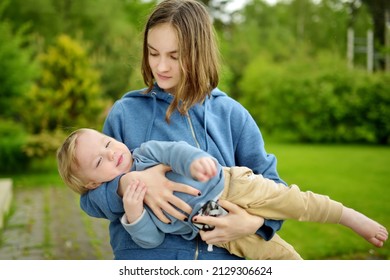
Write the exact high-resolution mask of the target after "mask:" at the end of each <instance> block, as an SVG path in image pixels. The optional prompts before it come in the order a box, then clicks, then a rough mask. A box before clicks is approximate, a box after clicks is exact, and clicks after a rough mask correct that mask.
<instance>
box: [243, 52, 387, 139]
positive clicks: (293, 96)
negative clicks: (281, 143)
mask: <svg viewBox="0 0 390 280" xmlns="http://www.w3.org/2000/svg"><path fill="white" fill-rule="evenodd" d="M389 82H390V75H389V74H383V73H376V74H369V73H366V72H365V71H362V70H349V69H347V68H346V63H345V61H343V60H341V59H338V58H337V57H333V56H332V55H329V54H323V55H321V56H318V57H312V58H309V57H308V56H302V57H297V59H294V60H291V61H287V62H285V63H283V64H282V63H279V64H277V63H275V62H274V61H273V60H272V59H270V58H268V57H267V56H264V55H262V56H259V57H258V58H257V59H255V60H254V61H253V62H252V63H251V65H249V66H248V68H247V70H246V71H245V73H244V78H243V79H242V81H241V82H240V89H241V92H242V96H241V98H240V102H242V103H243V104H244V106H246V107H247V108H248V110H249V111H250V112H251V113H252V114H253V116H254V118H255V119H256V121H257V122H258V123H259V125H260V126H261V127H262V129H263V130H264V131H267V132H269V133H271V134H274V135H275V136H278V137H280V138H287V139H289V140H296V141H303V142H340V143H375V144H390V138H389V135H390V95H389V92H388V86H387V85H388V84H389Z"/></svg>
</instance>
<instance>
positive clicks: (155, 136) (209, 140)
mask: <svg viewBox="0 0 390 280" xmlns="http://www.w3.org/2000/svg"><path fill="white" fill-rule="evenodd" d="M144 90H145V89H143V90H138V91H133V92H129V93H127V94H126V95H124V96H123V97H122V98H121V99H119V100H118V101H117V102H115V104H114V105H113V107H112V109H111V111H110V113H109V115H108V117H107V119H106V121H105V124H104V127H103V132H104V133H106V134H107V135H110V136H112V137H113V138H115V139H117V140H118V141H121V142H123V143H125V144H126V145H127V146H128V147H129V149H131V150H134V149H135V148H138V147H140V145H141V144H142V143H144V142H146V141H149V140H159V141H185V142H187V143H189V144H190V145H192V146H195V147H199V148H200V149H202V150H204V151H206V152H207V153H209V154H210V155H212V156H213V157H214V158H216V159H217V160H218V162H219V163H220V164H221V165H222V166H246V167H248V168H250V169H252V170H253V172H254V173H256V174H262V175H263V176H264V177H265V178H269V179H272V180H274V181H276V182H282V183H283V181H282V180H281V179H280V178H279V175H278V173H277V171H276V158H275V157H274V156H273V155H272V154H268V153H267V152H266V150H265V148H264V141H263V137H262V135H261V132H260V130H259V128H258V126H257V124H256V122H255V121H254V119H253V118H252V117H251V115H250V114H249V112H248V111H247V110H246V109H245V108H244V107H243V106H242V105H241V104H239V103H238V102H236V101H235V100H233V99H232V98H230V97H228V96H227V95H226V94H225V93H223V92H221V91H220V90H218V89H214V90H213V91H212V93H211V95H210V97H208V98H207V99H206V100H205V102H203V103H202V104H197V105H195V106H193V107H192V108H191V109H190V110H189V112H188V115H181V114H179V113H178V112H177V111H175V112H174V113H173V114H172V116H171V120H170V122H169V123H167V122H166V121H165V113H166V110H167V108H168V106H169V105H170V103H171V102H172V99H173V97H172V96H171V95H169V94H167V93H166V92H164V91H162V90H161V89H160V88H158V87H157V86H155V87H154V88H153V90H152V91H151V92H149V93H147V94H143V92H144ZM119 179H120V177H118V178H116V179H114V180H113V181H111V182H109V183H106V184H103V185H102V186H100V187H99V188H97V189H95V190H93V191H89V192H87V193H86V194H84V195H83V196H82V197H81V200H80V203H81V208H82V209H83V210H84V211H85V212H86V213H87V214H89V215H90V216H93V217H98V218H106V219H109V220H110V221H111V223H110V240H111V246H112V248H113V252H114V255H115V258H116V259H194V258H198V259H237V257H235V256H232V255H230V254H229V253H228V252H227V251H226V250H225V249H222V248H215V249H214V251H213V252H207V244H205V243H204V242H202V241H200V240H198V239H193V240H185V239H183V238H182V237H180V236H176V235H171V234H167V235H166V236H165V239H164V242H163V243H162V244H161V245H160V246H158V247H156V248H154V249H143V248H141V247H140V246H138V245H137V244H136V243H135V242H134V241H133V240H132V239H131V237H130V235H129V234H128V233H127V231H126V230H125V229H124V228H123V226H122V224H121V222H120V217H121V216H122V215H123V213H124V208H123V203H122V198H121V197H119V196H118V194H117V189H118V182H119ZM281 224H282V222H281V221H273V220H266V221H265V224H264V225H263V226H262V227H261V228H260V230H259V231H258V234H259V235H260V236H262V237H263V238H264V239H266V240H269V239H270V238H272V236H273V234H274V233H275V231H277V230H279V229H280V227H281Z"/></svg>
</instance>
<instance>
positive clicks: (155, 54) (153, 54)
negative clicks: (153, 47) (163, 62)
mask: <svg viewBox="0 0 390 280" xmlns="http://www.w3.org/2000/svg"><path fill="white" fill-rule="evenodd" d="M149 55H150V56H158V54H157V53H149Z"/></svg>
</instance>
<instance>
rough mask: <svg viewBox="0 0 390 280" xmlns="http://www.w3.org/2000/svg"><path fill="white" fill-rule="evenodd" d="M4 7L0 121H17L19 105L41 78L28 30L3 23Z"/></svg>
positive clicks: (0, 7)
mask: <svg viewBox="0 0 390 280" xmlns="http://www.w3.org/2000/svg"><path fill="white" fill-rule="evenodd" d="M3 9H4V3H0V85H1V86H0V118H1V117H4V118H10V119H17V117H18V110H19V109H20V108H19V107H18V106H17V105H16V104H15V101H17V100H20V99H21V98H23V96H24V94H25V92H26V91H28V90H29V88H30V87H31V85H32V83H33V81H34V79H35V78H36V76H37V73H38V69H37V63H36V62H35V61H34V58H33V54H34V48H33V46H32V45H31V44H29V40H30V37H29V36H28V30H29V28H28V26H27V25H21V26H19V27H18V28H17V29H15V30H14V29H13V26H12V22H10V21H1V15H2V13H3Z"/></svg>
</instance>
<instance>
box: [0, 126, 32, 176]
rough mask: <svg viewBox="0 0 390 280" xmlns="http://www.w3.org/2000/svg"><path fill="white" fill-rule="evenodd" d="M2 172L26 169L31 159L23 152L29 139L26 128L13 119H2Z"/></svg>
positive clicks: (0, 150) (0, 156) (0, 160)
mask: <svg viewBox="0 0 390 280" xmlns="http://www.w3.org/2000/svg"><path fill="white" fill-rule="evenodd" d="M0 135H1V137H0V172H1V173H16V172H18V171H22V170H26V169H27V167H28V165H29V163H30V159H29V157H28V156H27V155H26V154H25V153H24V152H23V147H24V145H25V144H26V141H27V133H26V132H25V130H24V128H23V127H22V126H21V125H19V124H17V123H15V122H12V121H5V120H0Z"/></svg>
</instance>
